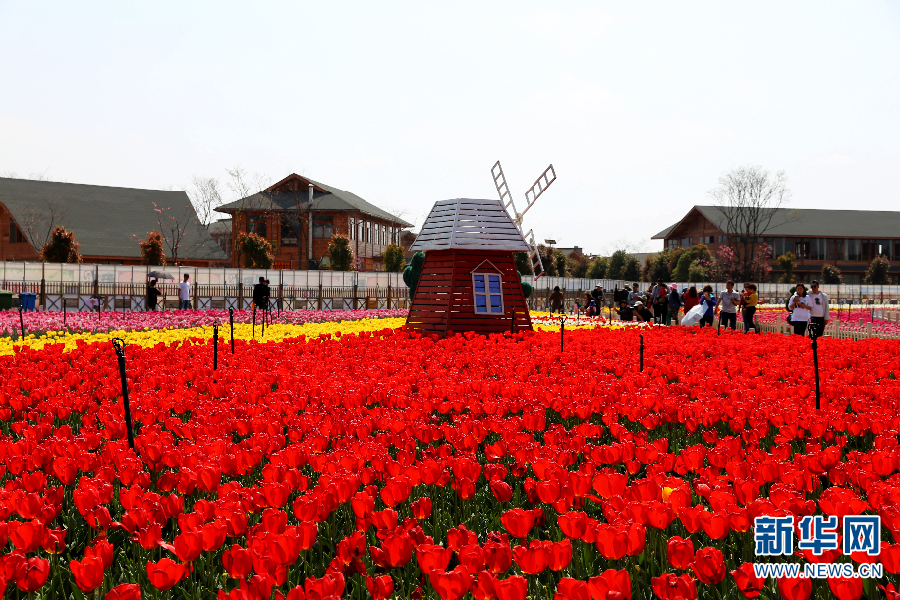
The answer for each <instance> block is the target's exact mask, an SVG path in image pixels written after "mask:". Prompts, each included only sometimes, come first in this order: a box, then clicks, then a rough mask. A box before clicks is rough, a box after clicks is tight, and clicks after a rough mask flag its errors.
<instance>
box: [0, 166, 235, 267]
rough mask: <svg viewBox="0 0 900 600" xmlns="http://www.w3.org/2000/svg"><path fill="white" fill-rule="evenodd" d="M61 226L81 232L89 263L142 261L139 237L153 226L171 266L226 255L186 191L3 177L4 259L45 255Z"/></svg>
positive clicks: (0, 235) (0, 247)
mask: <svg viewBox="0 0 900 600" xmlns="http://www.w3.org/2000/svg"><path fill="white" fill-rule="evenodd" d="M54 225H62V226H63V227H65V228H66V229H68V230H70V231H73V232H75V239H76V240H77V241H78V243H79V244H80V245H81V250H80V252H81V256H82V260H83V262H85V263H91V264H111V265H112V264H115V265H139V264H141V249H140V246H139V245H138V243H139V242H140V241H141V240H145V239H147V233H149V232H151V231H160V232H161V233H162V235H163V237H164V238H165V239H164V241H163V249H164V251H165V253H166V259H167V260H168V262H169V264H172V263H173V262H176V260H177V262H178V264H180V265H183V266H189V267H211V266H215V265H219V264H221V263H222V262H224V261H225V260H226V259H227V256H226V254H225V253H224V252H223V251H222V249H221V248H220V247H219V245H218V244H217V243H216V242H215V241H214V240H213V238H212V237H211V236H210V234H209V232H208V231H207V229H206V227H204V226H203V224H201V223H200V220H199V219H198V218H197V211H196V210H194V207H193V205H192V204H191V201H190V199H189V198H188V196H187V194H186V193H184V192H170V191H161V190H139V189H132V188H118V187H107V186H101V185H82V184H76V183H61V182H57V181H35V180H31V179H14V178H9V177H0V260H25V261H37V260H39V258H38V255H39V253H40V251H41V246H43V244H44V243H45V242H46V239H47V237H48V235H49V231H50V229H51V228H52V226H54ZM176 255H177V257H176Z"/></svg>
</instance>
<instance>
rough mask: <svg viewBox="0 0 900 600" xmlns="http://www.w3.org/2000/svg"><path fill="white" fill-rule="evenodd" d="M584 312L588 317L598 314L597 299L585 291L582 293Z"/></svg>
mask: <svg viewBox="0 0 900 600" xmlns="http://www.w3.org/2000/svg"><path fill="white" fill-rule="evenodd" d="M584 314H585V315H587V316H588V317H596V316H597V315H599V314H600V307H599V306H597V300H596V299H595V298H594V297H593V296H591V295H590V294H589V293H587V292H585V293H584Z"/></svg>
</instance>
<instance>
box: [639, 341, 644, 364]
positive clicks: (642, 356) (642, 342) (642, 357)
mask: <svg viewBox="0 0 900 600" xmlns="http://www.w3.org/2000/svg"><path fill="white" fill-rule="evenodd" d="M640 336H641V373H643V372H644V334H643V333H642V334H640Z"/></svg>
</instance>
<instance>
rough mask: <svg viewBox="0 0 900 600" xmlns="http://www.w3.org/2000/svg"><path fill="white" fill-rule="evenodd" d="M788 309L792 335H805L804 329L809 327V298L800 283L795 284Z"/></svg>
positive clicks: (804, 287)
mask: <svg viewBox="0 0 900 600" xmlns="http://www.w3.org/2000/svg"><path fill="white" fill-rule="evenodd" d="M788 308H789V309H790V310H791V326H792V327H793V328H794V334H796V335H806V328H807V326H808V325H809V316H810V315H809V308H810V301H809V296H807V295H806V286H805V285H803V284H802V283H798V284H797V289H796V291H795V292H794V295H793V296H791V299H790V300H788Z"/></svg>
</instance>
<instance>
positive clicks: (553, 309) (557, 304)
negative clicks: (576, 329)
mask: <svg viewBox="0 0 900 600" xmlns="http://www.w3.org/2000/svg"><path fill="white" fill-rule="evenodd" d="M549 300H550V314H553V313H558V312H562V304H563V295H562V292H561V291H559V286H558V285H557V286H556V287H554V288H553V293H552V294H550V298H549Z"/></svg>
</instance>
